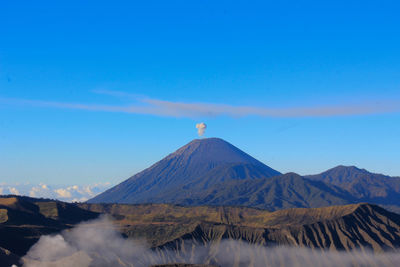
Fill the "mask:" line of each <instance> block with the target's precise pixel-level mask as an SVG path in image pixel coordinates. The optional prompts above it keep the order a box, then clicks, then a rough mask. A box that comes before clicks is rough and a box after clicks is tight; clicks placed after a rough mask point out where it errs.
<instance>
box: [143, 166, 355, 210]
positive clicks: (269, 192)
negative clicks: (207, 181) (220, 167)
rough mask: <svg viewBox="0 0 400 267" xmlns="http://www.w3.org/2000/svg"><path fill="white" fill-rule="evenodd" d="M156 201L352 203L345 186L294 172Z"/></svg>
mask: <svg viewBox="0 0 400 267" xmlns="http://www.w3.org/2000/svg"><path fill="white" fill-rule="evenodd" d="M151 200H152V202H155V203H161V202H164V203H175V204H181V205H234V206H246V207H255V208H262V209H267V210H270V211H273V210H278V209H286V208H298V207H304V208H310V207H324V206H329V205H344V204H349V203H351V200H352V197H351V196H350V195H349V194H348V193H347V192H346V191H344V190H342V189H340V188H338V187H335V186H331V185H328V184H325V183H323V182H319V181H312V180H309V179H306V178H304V177H301V176H300V175H298V174H295V173H287V174H284V175H280V176H276V177H272V178H268V179H252V180H250V179H247V180H233V181H229V182H223V183H219V184H215V185H213V186H211V187H209V188H206V189H205V190H200V189H199V188H196V187H195V188H194V189H190V188H189V189H182V190H180V191H178V193H176V194H168V193H167V194H162V195H160V196H159V197H158V198H153V199H151Z"/></svg>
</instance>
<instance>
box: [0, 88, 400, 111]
mask: <svg viewBox="0 0 400 267" xmlns="http://www.w3.org/2000/svg"><path fill="white" fill-rule="evenodd" d="M93 92H94V93H97V94H104V95H109V96H113V97H118V98H124V99H128V100H130V101H131V102H132V104H130V105H100V104H82V103H71V102H55V101H43V100H31V99H19V98H0V103H5V104H12V105H23V106H33V107H44V108H60V109H76V110H87V111H102V112H120V113H132V114H142V115H154V116H163V117H185V118H199V117H217V116H228V117H235V118H237V117H246V116H258V117H282V118H294V117H334V116H353V115H371V114H384V113H395V112H400V100H379V101H373V102H364V103H358V104H344V105H324V106H323V105H316V106H303V107H283V108H270V107H262V106H240V105H238V106H235V105H228V104H217V103H200V102H174V101H166V100H160V99H153V98H148V97H140V96H138V95H133V94H129V93H125V92H118V91H108V90H97V91H93Z"/></svg>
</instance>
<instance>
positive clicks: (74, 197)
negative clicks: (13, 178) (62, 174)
mask: <svg viewBox="0 0 400 267" xmlns="http://www.w3.org/2000/svg"><path fill="white" fill-rule="evenodd" d="M109 187H111V184H110V183H95V184H91V185H80V186H78V185H66V186H60V185H59V186H57V185H47V184H29V183H27V184H6V183H2V184H0V195H2V194H4V195H6V194H12V195H24V196H30V197H38V198H50V199H59V200H62V201H66V202H74V201H78V202H83V201H86V200H88V199H90V198H92V197H94V196H96V195H97V194H99V193H102V192H104V191H105V190H106V189H108V188H109Z"/></svg>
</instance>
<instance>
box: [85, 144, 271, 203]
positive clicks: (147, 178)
mask: <svg viewBox="0 0 400 267" xmlns="http://www.w3.org/2000/svg"><path fill="white" fill-rule="evenodd" d="M232 165H236V168H237V170H236V171H235V172H234V173H233V174H232V173H229V171H225V170H224V169H226V168H230V167H231V166H232ZM216 168H217V169H216ZM214 169H216V170H215V172H217V173H219V174H221V173H222V174H223V175H224V177H223V178H220V177H215V173H212V171H213V170H214ZM239 169H241V170H239ZM250 170H251V171H250ZM210 171H211V173H210ZM239 172H241V175H238V173H239ZM208 173H210V174H209V175H210V176H207V175H208ZM276 175H279V172H277V171H275V170H273V169H271V168H269V167H268V166H266V165H264V164H263V163H261V162H259V161H258V160H256V159H254V158H253V157H251V156H249V155H248V154H246V153H244V152H243V151H241V150H240V149H238V148H236V147H235V146H233V145H231V144H229V143H228V142H226V141H224V140H222V139H218V138H207V139H196V140H193V141H192V142H190V143H189V144H187V145H185V146H183V147H182V148H180V149H178V150H177V151H176V152H174V153H172V154H170V155H168V156H167V157H165V158H164V159H162V160H161V161H159V162H157V163H156V164H154V165H153V166H151V167H150V168H148V169H146V170H144V171H142V172H140V173H138V174H136V175H134V176H132V177H131V178H129V179H127V180H126V181H124V182H122V183H120V184H119V185H117V186H115V187H113V188H111V189H109V190H107V191H106V192H104V193H102V194H100V195H98V196H96V197H95V198H93V199H91V200H89V201H88V202H90V203H101V202H104V203H143V202H148V201H149V200H150V199H152V198H154V197H157V196H158V195H159V194H161V193H164V192H166V191H173V190H174V189H176V188H182V187H183V186H185V185H188V184H191V183H193V182H194V183H196V180H198V179H199V178H200V177H203V178H202V180H207V182H206V183H205V184H206V185H207V186H210V183H213V179H214V178H218V179H223V180H224V181H226V180H234V179H254V178H265V177H272V176H276ZM216 181H218V180H216ZM200 183H201V182H200Z"/></svg>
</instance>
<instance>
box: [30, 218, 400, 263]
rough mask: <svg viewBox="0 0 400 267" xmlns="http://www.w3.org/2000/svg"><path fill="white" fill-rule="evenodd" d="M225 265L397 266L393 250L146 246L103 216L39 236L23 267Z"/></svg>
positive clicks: (238, 244) (236, 244) (242, 245)
mask: <svg viewBox="0 0 400 267" xmlns="http://www.w3.org/2000/svg"><path fill="white" fill-rule="evenodd" d="M177 262H179V263H197V264H214V265H218V266H221V267H225V266H227V267H228V266H229V267H230V266H253V267H258V266H260V267H261V266H262V267H265V266H298V267H302V266H307V267H309V266H312V267H318V266H324V267H326V266H379V267H383V266H396V263H397V264H398V263H399V262H400V255H399V254H396V253H394V252H387V253H380V254H376V253H375V254H374V253H373V252H369V251H353V252H337V251H321V250H311V249H308V248H296V247H282V246H277V247H263V246H257V245H251V244H248V243H245V242H242V241H235V240H222V241H221V242H214V243H207V244H200V243H197V242H195V241H187V242H186V243H184V245H183V246H181V248H180V250H174V249H156V250H154V249H150V248H149V247H148V246H147V245H146V243H145V242H144V241H142V240H132V239H126V238H123V237H122V236H121V234H120V233H119V232H118V231H117V230H116V229H115V226H114V225H113V223H112V222H111V221H110V220H109V219H108V218H107V217H105V216H103V217H100V218H99V219H96V220H93V221H88V222H85V223H81V224H79V225H77V226H76V227H75V228H73V229H71V230H68V231H64V232H62V233H61V234H57V235H50V236H42V237H41V238H40V239H39V241H38V242H37V243H36V244H35V245H34V246H32V248H31V249H30V250H29V251H28V253H27V254H26V255H25V256H24V257H23V266H24V267H39V266H40V267H50V266H57V267H63V266H68V267H69V266H74V267H89V266H96V267H97V266H99V267H101V266H134V267H142V266H143V267H148V266H151V265H153V264H165V263H177Z"/></svg>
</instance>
